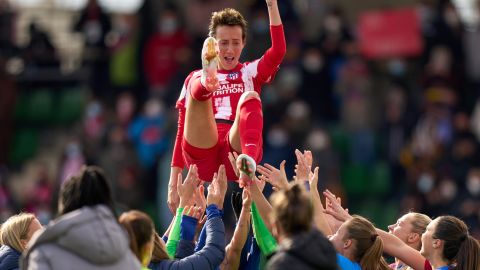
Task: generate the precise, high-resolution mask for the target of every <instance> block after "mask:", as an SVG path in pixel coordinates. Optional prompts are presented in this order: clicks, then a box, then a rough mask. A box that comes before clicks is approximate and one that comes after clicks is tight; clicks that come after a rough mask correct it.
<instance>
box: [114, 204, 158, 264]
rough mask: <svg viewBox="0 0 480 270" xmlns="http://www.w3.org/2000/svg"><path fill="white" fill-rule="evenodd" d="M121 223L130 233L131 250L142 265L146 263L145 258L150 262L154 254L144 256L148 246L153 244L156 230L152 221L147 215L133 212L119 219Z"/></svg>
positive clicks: (124, 214) (126, 213)
mask: <svg viewBox="0 0 480 270" xmlns="http://www.w3.org/2000/svg"><path fill="white" fill-rule="evenodd" d="M118 220H119V222H120V224H122V225H123V226H124V227H125V229H126V230H127V232H128V236H129V238H130V249H131V250H132V252H133V254H135V256H137V258H138V260H139V261H140V262H142V263H144V262H145V258H146V257H145V256H146V255H147V256H148V261H150V258H151V255H152V254H144V250H145V247H146V246H147V244H150V243H151V244H153V241H154V238H153V236H154V233H155V228H154V225H153V221H152V219H151V218H150V217H149V216H148V215H147V214H145V213H143V212H140V211H137V210H131V211H128V212H125V213H123V214H122V215H120V217H119V219H118Z"/></svg>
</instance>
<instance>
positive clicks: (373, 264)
mask: <svg viewBox="0 0 480 270" xmlns="http://www.w3.org/2000/svg"><path fill="white" fill-rule="evenodd" d="M344 226H345V229H346V234H345V239H343V240H347V239H351V240H353V242H354V248H353V250H354V251H353V256H354V260H355V261H356V262H359V263H360V266H361V267H362V269H363V270H379V269H382V270H387V269H390V268H389V267H388V265H387V263H386V262H385V260H384V259H383V257H382V254H383V242H382V239H381V238H380V237H378V234H377V232H376V230H375V227H374V226H373V224H372V223H371V222H370V221H368V220H367V219H366V218H363V217H361V216H353V217H352V219H350V220H348V221H347V222H346V223H345V225H344Z"/></svg>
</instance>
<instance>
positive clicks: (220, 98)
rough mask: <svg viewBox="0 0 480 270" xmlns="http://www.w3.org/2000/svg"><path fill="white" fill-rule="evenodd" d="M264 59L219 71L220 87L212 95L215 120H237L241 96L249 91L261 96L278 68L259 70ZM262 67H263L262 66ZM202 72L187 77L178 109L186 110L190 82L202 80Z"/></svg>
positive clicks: (178, 102)
mask: <svg viewBox="0 0 480 270" xmlns="http://www.w3.org/2000/svg"><path fill="white" fill-rule="evenodd" d="M262 60H263V58H262V59H259V60H256V61H254V62H248V63H239V64H238V65H237V67H236V68H234V69H232V70H219V71H218V72H217V78H218V81H219V84H220V87H219V88H218V90H217V91H215V92H213V94H212V105H213V113H214V115H215V119H222V120H231V121H233V120H235V114H236V110H237V105H238V101H239V99H240V96H241V95H242V94H243V93H245V92H248V91H256V92H257V93H259V94H260V91H261V86H262V85H263V84H264V83H268V82H270V78H271V77H272V76H273V74H275V72H276V70H277V69H278V66H276V67H274V69H272V68H268V69H267V68H264V70H262V69H259V63H260V61H262ZM260 67H262V66H261V65H260ZM201 75H202V70H197V71H194V72H192V73H190V75H189V76H188V77H187V79H186V80H185V82H186V85H184V86H183V88H182V92H181V94H180V98H179V99H178V101H177V108H178V109H180V108H185V106H186V102H188V100H189V98H190V93H189V91H190V87H189V82H190V80H200V76H201Z"/></svg>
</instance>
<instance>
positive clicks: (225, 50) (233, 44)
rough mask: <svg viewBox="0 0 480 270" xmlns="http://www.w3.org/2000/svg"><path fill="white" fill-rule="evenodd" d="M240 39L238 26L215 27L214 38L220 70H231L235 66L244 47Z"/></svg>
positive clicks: (240, 31)
mask: <svg viewBox="0 0 480 270" xmlns="http://www.w3.org/2000/svg"><path fill="white" fill-rule="evenodd" d="M242 37H243V31H242V28H241V27H240V26H238V25H235V26H229V25H220V26H218V27H217V29H216V35H215V38H216V39H217V43H218V50H219V54H218V57H219V59H220V63H219V65H220V69H224V70H232V69H234V68H235V67H236V66H237V64H238V62H239V59H240V55H241V54H242V50H243V47H244V46H245V43H244V40H243V38H242Z"/></svg>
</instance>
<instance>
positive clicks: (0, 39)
mask: <svg viewBox="0 0 480 270" xmlns="http://www.w3.org/2000/svg"><path fill="white" fill-rule="evenodd" d="M16 16H17V14H16V10H14V9H13V8H12V6H11V5H10V1H9V0H0V58H3V57H9V56H12V54H13V53H14V52H15V49H16V48H15V47H16V45H15V26H16Z"/></svg>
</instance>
